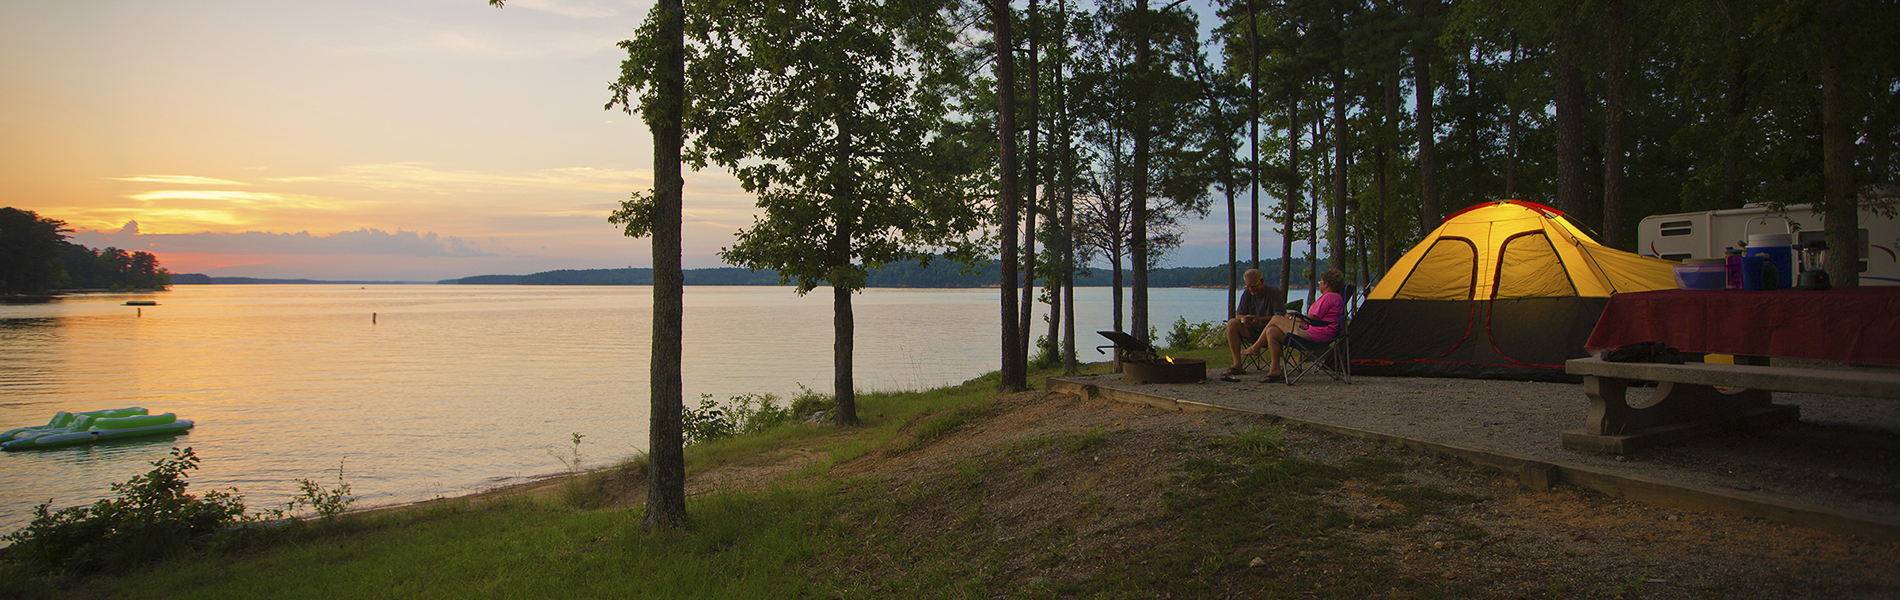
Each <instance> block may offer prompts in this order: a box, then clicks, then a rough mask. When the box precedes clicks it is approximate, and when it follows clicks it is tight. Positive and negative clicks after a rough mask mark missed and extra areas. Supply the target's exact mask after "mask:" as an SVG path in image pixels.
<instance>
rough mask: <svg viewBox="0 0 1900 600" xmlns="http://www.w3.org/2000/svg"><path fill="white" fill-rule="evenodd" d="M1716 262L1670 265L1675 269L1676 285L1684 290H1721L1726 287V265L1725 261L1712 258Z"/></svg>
mask: <svg viewBox="0 0 1900 600" xmlns="http://www.w3.org/2000/svg"><path fill="white" fill-rule="evenodd" d="M1713 260H1714V261H1715V263H1716V264H1689V263H1685V264H1680V265H1676V266H1674V267H1672V268H1673V269H1675V271H1676V287H1677V288H1679V289H1685V290H1723V289H1728V266H1727V265H1725V264H1722V263H1724V262H1726V261H1723V260H1721V259H1713Z"/></svg>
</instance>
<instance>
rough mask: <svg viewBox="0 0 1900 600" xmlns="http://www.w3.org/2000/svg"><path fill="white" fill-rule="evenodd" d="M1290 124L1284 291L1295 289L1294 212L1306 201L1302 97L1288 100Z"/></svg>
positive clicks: (1283, 245)
mask: <svg viewBox="0 0 1900 600" xmlns="http://www.w3.org/2000/svg"><path fill="white" fill-rule="evenodd" d="M1288 106H1289V107H1290V108H1288V110H1287V127H1286V164H1287V170H1288V172H1289V175H1288V178H1287V185H1286V198H1283V199H1281V200H1280V209H1281V210H1280V292H1281V293H1288V292H1291V291H1293V215H1294V214H1295V213H1297V212H1298V209H1297V208H1296V207H1298V206H1302V205H1304V204H1305V203H1306V196H1305V195H1304V188H1305V186H1306V184H1305V181H1304V180H1303V179H1302V178H1301V177H1300V136H1301V135H1302V134H1303V133H1304V131H1303V130H1302V126H1301V125H1300V99H1299V96H1294V97H1293V101H1292V102H1290V103H1288Z"/></svg>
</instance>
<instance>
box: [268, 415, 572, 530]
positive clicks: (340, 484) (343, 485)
mask: <svg viewBox="0 0 1900 600" xmlns="http://www.w3.org/2000/svg"><path fill="white" fill-rule="evenodd" d="M580 443H581V434H578V433H576V434H574V448H575V450H574V465H575V466H576V467H579V466H580V460H581V456H580ZM297 487H298V488H299V489H302V490H303V494H302V495H300V496H297V497H295V498H291V499H290V506H287V507H285V508H284V510H285V511H286V512H296V511H297V507H298V506H299V505H301V506H307V507H310V508H313V509H316V511H317V515H318V516H321V517H323V520H325V521H328V520H331V519H334V518H336V516H337V515H340V514H343V511H344V510H347V509H348V508H349V507H350V504H353V503H355V502H356V496H353V495H350V484H349V483H348V482H345V481H343V461H340V460H339V461H337V463H336V487H334V488H330V489H324V487H323V486H322V485H319V484H318V483H317V482H315V481H311V480H309V479H299V480H297Z"/></svg>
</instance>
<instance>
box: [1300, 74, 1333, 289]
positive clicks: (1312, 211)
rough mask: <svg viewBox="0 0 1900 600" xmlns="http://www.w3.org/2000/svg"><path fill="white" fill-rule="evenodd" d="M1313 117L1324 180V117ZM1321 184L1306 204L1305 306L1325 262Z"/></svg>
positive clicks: (1326, 173)
mask: <svg viewBox="0 0 1900 600" xmlns="http://www.w3.org/2000/svg"><path fill="white" fill-rule="evenodd" d="M1313 108H1315V109H1317V108H1319V105H1317V104H1315V105H1314V106H1313ZM1314 117H1315V118H1314V119H1313V147H1314V148H1317V149H1319V165H1318V168H1319V175H1320V177H1322V179H1320V181H1325V179H1323V178H1324V177H1326V176H1327V175H1331V173H1328V172H1327V171H1326V150H1325V147H1324V146H1321V145H1320V144H1322V143H1325V139H1326V117H1324V116H1321V115H1314ZM1323 185H1325V184H1317V185H1314V186H1313V204H1312V205H1310V206H1308V207H1307V210H1306V231H1307V232H1308V233H1307V236H1306V257H1307V259H1306V268H1307V270H1308V271H1312V273H1310V274H1308V276H1307V278H1306V304H1307V306H1312V305H1313V299H1314V293H1315V292H1317V291H1318V289H1317V288H1318V287H1319V274H1320V273H1322V272H1323V271H1320V268H1319V267H1320V265H1321V264H1325V263H1322V262H1321V261H1320V258H1319V210H1320V206H1319V202H1320V198H1321V197H1323V196H1325V194H1326V192H1325V190H1324V189H1322V188H1321V186H1323Z"/></svg>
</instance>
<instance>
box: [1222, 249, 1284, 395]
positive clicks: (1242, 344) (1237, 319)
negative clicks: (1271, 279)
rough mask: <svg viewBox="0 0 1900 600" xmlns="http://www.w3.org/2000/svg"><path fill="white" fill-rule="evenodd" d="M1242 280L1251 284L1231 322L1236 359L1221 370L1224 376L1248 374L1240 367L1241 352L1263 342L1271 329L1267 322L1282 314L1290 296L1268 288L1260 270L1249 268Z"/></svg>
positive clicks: (1229, 340) (1229, 339) (1229, 332)
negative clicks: (1282, 309)
mask: <svg viewBox="0 0 1900 600" xmlns="http://www.w3.org/2000/svg"><path fill="white" fill-rule="evenodd" d="M1240 278H1241V280H1243V281H1245V282H1246V283H1247V289H1245V290H1241V292H1240V304H1239V305H1238V306H1235V307H1234V318H1232V319H1228V320H1227V353H1228V354H1229V355H1231V356H1232V357H1233V359H1234V366H1231V367H1228V368H1227V370H1225V371H1221V373H1220V374H1221V375H1244V374H1246V373H1247V370H1246V369H1243V368H1241V366H1240V350H1241V349H1242V348H1246V347H1249V346H1250V345H1252V344H1253V343H1254V341H1255V340H1258V339H1260V334H1261V333H1262V332H1265V331H1266V330H1267V322H1268V321H1269V320H1270V319H1272V318H1273V317H1274V315H1278V314H1280V307H1281V305H1282V304H1283V303H1284V302H1285V299H1286V293H1285V292H1282V291H1280V288H1277V287H1273V286H1270V285H1267V281H1266V275H1263V274H1261V273H1260V269H1247V272H1246V273H1244V274H1242V275H1241V276H1240Z"/></svg>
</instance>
